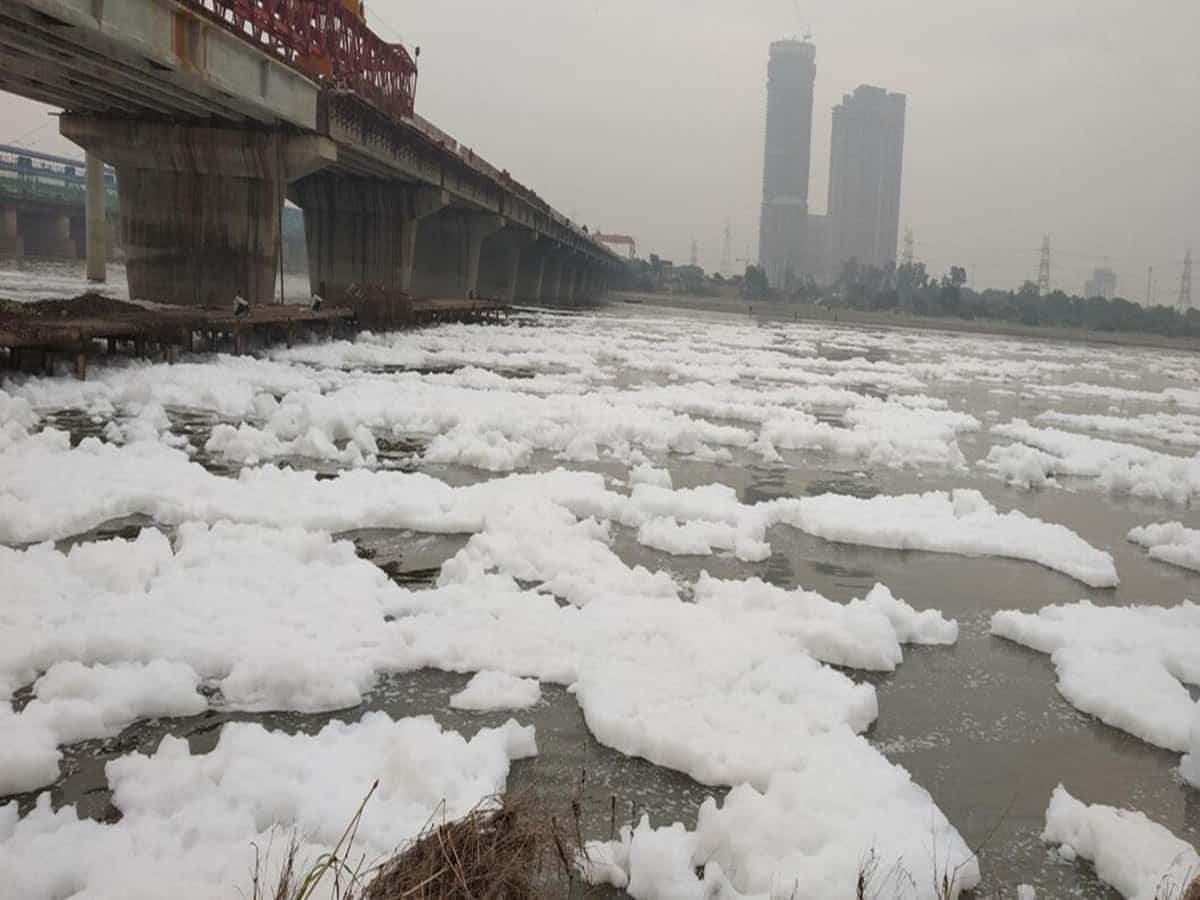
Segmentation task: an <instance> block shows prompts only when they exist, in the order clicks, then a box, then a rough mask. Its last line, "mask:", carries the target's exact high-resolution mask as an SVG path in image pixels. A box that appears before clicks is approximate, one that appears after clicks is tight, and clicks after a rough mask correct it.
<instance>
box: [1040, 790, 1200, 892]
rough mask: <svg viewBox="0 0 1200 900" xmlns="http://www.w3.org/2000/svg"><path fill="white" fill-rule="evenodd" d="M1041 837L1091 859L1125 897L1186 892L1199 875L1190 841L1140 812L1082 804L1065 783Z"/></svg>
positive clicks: (1052, 804) (1054, 798)
mask: <svg viewBox="0 0 1200 900" xmlns="http://www.w3.org/2000/svg"><path fill="white" fill-rule="evenodd" d="M1042 840H1044V841H1046V842H1047V843H1052V844H1058V845H1060V846H1061V848H1062V850H1063V851H1065V854H1066V855H1067V857H1068V858H1070V859H1074V858H1075V857H1077V856H1081V857H1083V858H1084V859H1086V860H1089V861H1090V862H1091V863H1092V864H1093V865H1094V866H1095V867H1096V874H1097V875H1098V876H1100V878H1101V880H1103V881H1104V882H1106V883H1107V884H1110V885H1112V886H1113V887H1114V888H1116V889H1117V891H1119V892H1120V894H1121V896H1123V897H1125V898H1126V900H1156V898H1159V897H1172V896H1182V888H1183V887H1185V886H1186V885H1187V884H1188V883H1189V882H1190V881H1191V879H1192V878H1195V877H1200V856H1197V855H1196V850H1195V848H1194V847H1192V846H1191V845H1190V844H1188V843H1187V842H1186V841H1182V840H1180V839H1179V838H1177V837H1176V836H1175V835H1173V834H1172V833H1171V832H1170V831H1168V830H1167V829H1166V828H1164V827H1163V826H1162V825H1159V824H1158V823H1157V822H1153V821H1151V820H1150V819H1148V818H1146V816H1144V815H1143V814H1142V813H1140V812H1134V811H1132V810H1128V809H1117V808H1115V807H1112V806H1102V805H1101V804H1098V803H1097V804H1092V805H1088V804H1086V803H1082V802H1080V801H1079V800H1076V799H1075V798H1074V797H1072V796H1071V795H1070V794H1069V793H1068V792H1067V789H1066V788H1064V787H1063V786H1062V785H1061V784H1060V785H1059V786H1058V787H1057V788H1055V789H1054V794H1053V795H1052V796H1051V798H1050V806H1049V807H1048V808H1047V810H1046V829H1045V831H1043V832H1042ZM1175 890H1179V891H1180V892H1181V893H1180V894H1176V893H1175Z"/></svg>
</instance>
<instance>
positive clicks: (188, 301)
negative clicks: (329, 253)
mask: <svg viewBox="0 0 1200 900" xmlns="http://www.w3.org/2000/svg"><path fill="white" fill-rule="evenodd" d="M59 130H60V131H61V132H62V134H63V136H64V137H66V138H67V139H69V140H71V141H74V142H75V143H76V144H79V145H80V146H81V147H83V148H84V149H85V150H87V151H88V152H90V153H94V154H95V155H96V156H98V157H99V158H100V159H103V160H105V161H106V162H109V163H111V164H112V165H115V166H116V168H117V190H118V191H119V193H120V203H121V233H122V238H123V244H124V247H125V267H126V273H127V276H128V279H129V294H130V296H131V297H133V298H135V299H147V300H156V301H159V302H163V303H177V304H185V305H198V306H231V305H232V303H233V297H234V295H235V294H239V293H240V294H241V295H242V296H243V297H245V298H246V299H247V300H249V301H250V302H251V303H265V302H269V301H270V299H271V297H272V294H273V292H274V285H275V276H276V269H277V266H278V242H279V234H280V227H281V223H280V212H281V207H282V202H283V194H284V187H285V185H286V184H287V182H289V181H292V180H295V179H298V178H301V177H303V176H304V175H307V174H309V173H311V172H314V171H316V170H317V169H319V168H321V167H323V166H325V165H327V164H329V163H331V162H333V161H334V160H336V158H337V149H336V147H335V146H334V144H333V142H332V141H330V140H329V139H327V138H323V137H319V136H316V135H292V134H284V133H282V132H266V131H250V130H246V129H233V128H215V127H209V126H201V125H169V124H160V123H157V122H138V121H118V120H105V119H96V118H89V117H84V116H71V115H66V116H63V117H62V118H61V119H60V121H59Z"/></svg>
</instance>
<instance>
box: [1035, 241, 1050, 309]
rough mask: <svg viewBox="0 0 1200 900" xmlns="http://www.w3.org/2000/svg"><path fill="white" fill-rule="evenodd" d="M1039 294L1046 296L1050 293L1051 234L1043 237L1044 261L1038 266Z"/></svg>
mask: <svg viewBox="0 0 1200 900" xmlns="http://www.w3.org/2000/svg"><path fill="white" fill-rule="evenodd" d="M1037 288H1038V294H1040V295H1041V296H1043V297H1044V296H1046V295H1047V294H1048V293H1050V235H1046V236H1045V237H1044V238H1042V262H1041V264H1040V265H1039V266H1038V280H1037Z"/></svg>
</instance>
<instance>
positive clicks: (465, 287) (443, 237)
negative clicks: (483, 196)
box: [412, 207, 505, 299]
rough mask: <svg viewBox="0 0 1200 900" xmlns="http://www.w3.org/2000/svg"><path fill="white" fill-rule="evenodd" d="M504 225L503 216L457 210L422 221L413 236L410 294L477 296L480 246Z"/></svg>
mask: <svg viewBox="0 0 1200 900" xmlns="http://www.w3.org/2000/svg"><path fill="white" fill-rule="evenodd" d="M504 225H505V221H504V217H503V216H497V215H494V214H491V213H477V212H472V211H469V210H465V209H459V208H457V207H449V208H446V209H443V210H442V211H441V212H439V213H435V214H434V215H431V216H429V217H428V218H427V219H424V220H423V221H422V222H421V225H420V227H419V228H418V229H417V233H416V252H415V254H414V258H415V264H414V269H413V274H412V290H413V293H414V294H416V295H417V296H420V297H436V298H446V297H450V298H455V299H462V298H465V297H469V296H472V295H475V296H478V293H479V265H480V261H481V258H482V255H483V243H484V241H485V240H486V239H487V238H489V237H491V236H492V235H493V234H495V233H496V232H498V231H500V230H501V229H502V228H503V227H504Z"/></svg>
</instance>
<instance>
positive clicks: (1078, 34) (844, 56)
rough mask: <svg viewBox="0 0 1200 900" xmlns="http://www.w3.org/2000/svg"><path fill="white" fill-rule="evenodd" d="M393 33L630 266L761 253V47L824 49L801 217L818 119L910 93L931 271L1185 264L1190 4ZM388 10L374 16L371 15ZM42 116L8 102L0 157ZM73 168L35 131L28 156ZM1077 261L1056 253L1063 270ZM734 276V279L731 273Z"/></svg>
mask: <svg viewBox="0 0 1200 900" xmlns="http://www.w3.org/2000/svg"><path fill="white" fill-rule="evenodd" d="M367 5H368V14H369V17H370V18H371V20H372V23H373V24H374V25H375V27H376V28H377V29H378V30H379V31H380V33H382V34H383V35H384V36H385V37H395V36H398V35H402V36H403V37H404V39H405V41H406V42H407V43H408V44H410V45H413V44H419V45H420V46H421V48H422V55H421V59H420V64H421V79H420V83H419V86H418V92H417V108H418V111H419V112H421V114H422V115H424V116H426V117H427V118H429V119H431V120H432V121H434V122H435V123H437V124H438V125H439V126H441V127H443V128H445V129H446V130H448V131H450V132H451V133H452V134H454V135H455V136H457V137H458V138H459V139H460V140H462V141H463V142H464V143H467V144H468V145H471V146H473V147H474V148H475V149H476V150H477V151H478V152H480V153H482V154H483V155H484V156H486V157H487V158H488V159H490V160H491V161H493V162H495V163H496V164H498V165H501V166H503V167H506V168H508V169H509V170H510V171H511V172H512V173H513V174H514V176H516V177H518V178H520V179H522V180H524V181H526V182H527V183H528V184H530V186H532V187H534V188H535V189H536V190H538V191H539V192H540V193H541V194H542V195H543V196H544V197H546V199H548V200H549V201H550V202H551V203H553V204H555V205H556V206H557V207H558V208H559V209H562V210H564V211H566V212H572V211H574V212H575V213H576V214H577V217H578V219H579V220H580V221H581V222H583V223H584V224H588V225H590V226H592V227H595V228H602V229H604V230H607V231H622V232H629V233H632V234H633V235H635V237H636V238H637V240H638V247H639V251H640V252H642V253H643V254H645V253H648V252H659V253H662V254H663V255H666V256H670V257H673V258H675V259H676V260H678V261H686V260H687V258H688V255H689V248H690V243H691V240H692V238H693V237H694V238H695V239H696V240H697V241H698V242H699V245H700V255H701V263H702V264H703V265H704V266H705V267H706V268H710V269H712V268H716V267H717V265H718V264H719V262H720V256H721V245H722V232H723V229H724V226H725V223H726V221H727V220H728V221H729V222H730V224H731V225H732V227H733V230H734V250H735V253H734V255H735V256H736V257H744V256H745V255H746V253H745V251H746V249H747V248H749V249H750V252H751V255H756V253H757V246H758V239H757V230H758V215H759V203H760V200H761V179H762V140H763V120H764V112H765V102H766V94H765V89H766V64H767V46H768V44H769V43H770V41H772V40H774V39H777V38H780V37H790V36H793V35H798V34H800V33H801V31H802V30H803V27H804V25H807V26H808V27H810V28H811V29H812V33H813V41H814V43H815V44H816V46H817V81H816V93H815V100H814V110H815V112H814V121H813V143H812V153H813V157H812V174H811V187H810V197H811V205H812V209H813V210H814V211H817V212H823V211H824V209H825V197H826V190H827V180H828V167H829V132H830V110H831V108H832V107H833V105H834V104H835V103H837V102H838V101H839V100H840V99H841V96H842V94H843V93H846V92H848V91H850V90H852V89H853V88H854V87H855V86H857V85H858V84H860V83H869V84H877V85H880V86H882V87H886V88H888V89H889V90H893V91H901V92H904V93H906V94H907V95H908V119H907V126H906V135H905V148H904V151H905V158H904V179H903V193H902V207H901V228H902V229H903V228H904V227H905V226H906V225H911V226H912V227H913V229H914V230H915V233H916V238H917V256H918V257H919V258H923V259H925V260H926V261H927V262H928V263H929V266H930V268H931V269H932V270H934V271H937V272H940V271H942V270H944V269H945V268H946V267H947V266H949V265H950V264H951V263H961V264H962V265H964V266H967V267H968V269H970V267H971V266H972V264H975V266H976V269H975V274H976V281H977V284H979V285H981V286H986V285H996V286H1003V287H1009V286H1014V285H1016V284H1019V283H1020V282H1021V281H1022V280H1025V279H1027V278H1033V277H1035V276H1036V273H1037V263H1038V249H1039V247H1040V244H1041V237H1042V235H1043V234H1044V233H1047V232H1049V233H1050V234H1052V235H1053V243H1054V254H1053V282H1054V285H1055V286H1056V287H1062V288H1063V289H1065V290H1068V291H1079V290H1080V289H1081V288H1082V286H1083V281H1084V279H1085V278H1086V277H1087V275H1088V273H1089V272H1090V269H1091V267H1092V266H1094V265H1100V264H1102V257H1103V256H1105V255H1108V256H1109V257H1110V263H1111V265H1112V267H1113V268H1114V269H1116V270H1117V272H1118V275H1119V276H1120V283H1119V286H1118V287H1119V293H1121V294H1122V295H1125V296H1130V297H1132V298H1133V299H1138V300H1141V299H1143V297H1144V294H1145V280H1146V266H1147V265H1150V264H1153V265H1154V266H1155V272H1156V276H1157V280H1158V289H1157V296H1158V298H1159V300H1171V299H1173V295H1174V294H1175V292H1177V290H1178V278H1179V271H1180V268H1181V261H1182V258H1183V253H1184V250H1185V248H1186V247H1187V246H1189V245H1191V246H1193V247H1195V248H1196V249H1197V250H1200V153H1198V150H1200V4H1198V3H1196V2H1194V0H1150V2H1143V3H1139V4H1137V9H1136V10H1135V9H1134V5H1133V4H1132V3H1129V2H1118V0H1088V2H1082V0H1081V2H1068V0H1049V2H1047V0H1009V2H1005V3H1003V4H997V3H989V4H986V7H988V8H987V9H984V7H985V4H982V3H971V4H966V3H962V2H961V0H921V2H919V3H916V4H901V3H891V2H878V0H877V2H866V0H815V2H809V3H804V4H801V13H800V15H799V16H798V15H797V13H796V10H795V8H794V5H793V3H792V2H791V0H786V2H785V0H755V2H753V4H751V3H736V2H733V0H725V2H719V0H690V2H685V0H653V2H647V0H605V2H597V0H587V2H583V0H566V2H564V0H506V2H504V3H485V2H482V0H439V2H437V3H423V4H419V3H412V2H404V3H400V2H384V0H374V2H370V0H368V4H367ZM380 13H382V15H380ZM45 112H46V108H45V107H42V106H40V105H38V104H34V103H30V102H27V101H24V100H20V99H17V98H14V97H10V96H7V95H0V116H2V119H0V121H2V122H3V125H2V126H0V142H4V141H12V140H16V139H17V138H20V137H21V136H22V135H23V134H25V133H26V132H28V131H29V130H30V129H34V128H36V127H37V126H38V125H39V124H40V122H41V121H42V117H43V116H44V115H45ZM27 142H28V143H29V144H30V145H32V146H36V147H39V148H42V149H46V150H51V151H66V152H70V151H71V147H70V146H69V145H67V144H66V143H65V142H64V141H62V139H61V138H59V137H58V136H57V134H56V133H55V130H54V127H53V126H51V127H49V128H44V129H42V130H41V131H39V132H37V133H35V134H33V135H32V136H30V137H29V138H28V140H27ZM1068 254H1069V255H1068ZM739 267H740V265H739Z"/></svg>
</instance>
